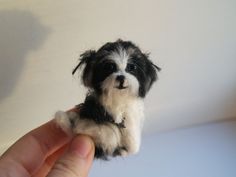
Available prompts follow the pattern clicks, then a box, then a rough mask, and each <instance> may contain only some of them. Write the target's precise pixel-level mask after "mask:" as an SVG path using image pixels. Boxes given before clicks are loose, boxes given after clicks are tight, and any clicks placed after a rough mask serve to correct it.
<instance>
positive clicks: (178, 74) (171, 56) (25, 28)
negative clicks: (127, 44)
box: [0, 0, 236, 174]
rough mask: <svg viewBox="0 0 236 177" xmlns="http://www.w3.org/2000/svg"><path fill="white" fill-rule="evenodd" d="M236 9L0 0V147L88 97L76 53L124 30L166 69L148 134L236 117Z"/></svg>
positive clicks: (208, 1) (154, 96)
mask: <svg viewBox="0 0 236 177" xmlns="http://www.w3.org/2000/svg"><path fill="white" fill-rule="evenodd" d="M235 9H236V1H234V0H224V1H223V0H140V1H138V0H128V1H127V0H119V1H117V0H98V1H92V0H86V1H85V0H70V1H68V0H60V1H46V0H34V1H31V0H25V1H18V0H0V142H1V145H0V149H5V148H6V147H8V146H9V144H11V143H12V142H14V141H15V140H16V139H17V138H19V137H20V136H22V135H23V134H24V133H26V132H27V131H29V130H30V129H32V128H34V127H37V126H39V125H40V124H42V123H44V122H46V121H48V120H49V119H51V118H52V117H53V114H54V112H55V111H57V110H58V109H62V110H66V109H70V108H71V107H73V106H74V105H76V104H78V103H80V102H81V101H82V100H83V98H84V96H85V89H84V88H83V87H82V86H81V85H80V84H79V83H78V79H77V78H76V77H72V76H71V71H72V69H73V67H74V66H75V65H76V63H77V58H78V57H79V55H80V54H81V53H82V52H84V51H85V50H87V49H91V48H93V49H97V48H98V47H100V46H101V45H102V44H104V43H105V42H107V41H114V40H116V39H117V38H123V39H128V40H133V41H134V42H136V43H137V44H138V45H139V46H141V48H142V49H143V50H144V51H147V52H151V59H152V60H153V61H154V62H155V63H157V64H158V65H159V66H160V67H162V68H163V70H162V72H161V73H160V74H159V77H160V80H159V81H158V83H157V84H156V85H155V86H154V87H153V89H152V90H151V92H150V94H149V95H148V97H147V98H146V100H145V102H146V117H147V121H146V124H145V132H146V136H148V135H149V136H151V134H152V133H155V132H160V131H168V130H172V129H174V128H178V127H185V126H189V125H196V124H200V123H205V122H212V121H216V120H222V119H223V120H227V119H229V118H230V119H231V118H233V119H234V118H235V117H236V109H235V107H236V92H235V89H236V77H235V76H236V33H235V31H236V20H235V19H236V10H235ZM232 135H233V134H232ZM190 139H191V138H190ZM222 140H223V139H222ZM219 141H220V140H219ZM153 143H154V144H153ZM200 143H201V142H200ZM223 143H224V141H223ZM174 145H175V144H173V146H174ZM213 145H214V143H213V144H212V146H213ZM147 146H148V147H153V148H154V149H156V148H158V146H160V143H158V144H156V143H155V141H151V142H147ZM163 146H164V145H163ZM165 147H166V146H165ZM154 149H153V150H154ZM180 149H181V148H180ZM1 151H2V150H1ZM150 152H152V151H151V150H150ZM209 152H210V150H209ZM220 152H221V151H220ZM222 152H225V153H226V151H224V149H222ZM165 155H168V153H167V152H166V153H165ZM206 155H207V154H206ZM158 156H159V154H157V155H156V156H155V157H154V156H153V157H152V156H150V155H148V154H145V153H144V154H143V156H142V158H144V159H149V160H150V161H152V162H153V163H154V161H155V160H156V159H158ZM162 157H163V158H161V159H162V160H164V159H165V158H164V157H165V156H164V155H163V156H162ZM167 157H168V158H170V159H171V157H170V156H167ZM190 157H191V156H190ZM211 157H213V156H211ZM137 158H138V157H137ZM176 158H181V156H178V157H176ZM185 158H187V157H185ZM205 158H208V157H205ZM209 158H210V157H209ZM133 162H134V161H127V162H125V163H128V164H130V163H132V164H133ZM161 162H162V161H160V162H159V164H161ZM211 162H212V161H211ZM183 163H185V162H184V161H183ZM169 165H170V166H172V168H175V165H177V164H175V163H174V162H173V163H170V164H169ZM127 166H128V165H127ZM151 167H152V166H150V168H151ZM163 168H164V167H163ZM209 168H210V167H209ZM148 169H149V168H148ZM111 170H114V171H115V170H116V168H115V167H114V168H111ZM149 170H151V169H149ZM152 170H154V167H153V168H152ZM141 174H142V173H141Z"/></svg>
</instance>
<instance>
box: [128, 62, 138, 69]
mask: <svg viewBox="0 0 236 177" xmlns="http://www.w3.org/2000/svg"><path fill="white" fill-rule="evenodd" d="M136 69H137V66H136V65H135V64H132V63H128V64H127V67H126V70H127V71H135V70H136Z"/></svg>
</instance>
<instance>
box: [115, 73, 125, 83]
mask: <svg viewBox="0 0 236 177" xmlns="http://www.w3.org/2000/svg"><path fill="white" fill-rule="evenodd" d="M116 80H117V81H119V82H120V84H121V85H122V84H123V83H124V82H125V76H123V75H118V76H117V77H116Z"/></svg>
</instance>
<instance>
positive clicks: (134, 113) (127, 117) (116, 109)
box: [100, 91, 144, 154]
mask: <svg viewBox="0 0 236 177" xmlns="http://www.w3.org/2000/svg"><path fill="white" fill-rule="evenodd" d="M100 101H101V102H102V104H103V106H104V107H105V109H106V111H107V112H108V113H109V114H111V115H112V117H113V118H114V121H115V123H121V122H122V121H124V126H125V128H124V129H123V130H122V132H123V133H122V135H123V136H122V138H121V141H122V144H125V145H126V146H127V147H128V149H129V150H128V151H129V153H132V154H133V153H136V152H137V151H138V150H139V146H140V143H141V142H140V141H141V131H142V128H143V121H144V106H143V99H141V98H138V97H134V96H130V95H129V94H127V92H126V91H124V92H122V91H117V92H116V91H115V92H110V93H109V94H107V95H103V97H102V98H101V100H100Z"/></svg>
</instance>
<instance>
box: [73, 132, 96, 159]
mask: <svg viewBox="0 0 236 177" xmlns="http://www.w3.org/2000/svg"><path fill="white" fill-rule="evenodd" d="M92 148H93V142H92V140H91V138H89V137H87V136H83V135H79V136H77V137H75V138H74V139H73V140H72V143H71V145H70V148H69V151H71V152H75V153H76V154H77V155H78V156H79V157H80V158H86V157H87V156H88V154H89V153H90V152H91V150H92Z"/></svg>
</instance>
